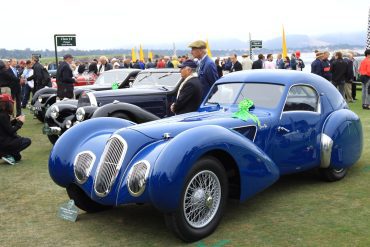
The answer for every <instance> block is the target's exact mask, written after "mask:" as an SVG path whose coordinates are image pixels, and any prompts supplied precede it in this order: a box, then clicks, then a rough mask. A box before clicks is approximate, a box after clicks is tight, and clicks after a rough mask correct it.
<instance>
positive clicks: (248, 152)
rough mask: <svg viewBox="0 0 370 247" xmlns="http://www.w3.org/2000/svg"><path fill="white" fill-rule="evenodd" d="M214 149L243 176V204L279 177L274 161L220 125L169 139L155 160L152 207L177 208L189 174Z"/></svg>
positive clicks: (190, 131) (151, 181) (162, 209)
mask: <svg viewBox="0 0 370 247" xmlns="http://www.w3.org/2000/svg"><path fill="white" fill-rule="evenodd" d="M215 150H220V151H224V152H227V153H228V154H229V155H230V156H231V157H232V158H233V159H234V161H235V163H236V165H237V167H238V169H239V174H240V181H241V188H240V190H241V194H240V200H241V201H243V200H245V199H247V198H249V197H251V196H253V195H254V194H256V193H257V192H259V191H261V190H263V189H265V188H266V187H268V186H269V185H271V184H272V183H274V182H275V181H276V180H277V179H278V178H279V169H278V168H277V166H276V165H275V164H274V162H273V161H272V160H271V159H270V158H269V157H268V156H267V155H266V154H265V153H264V152H263V151H262V150H261V149H259V148H258V147H257V146H256V145H255V144H254V143H253V142H252V141H250V140H249V139H247V138H245V137H244V136H242V135H240V134H239V133H236V132H233V131H231V130H228V129H226V128H223V127H220V126H215V125H208V126H201V127H196V128H192V129H189V130H186V131H184V132H182V133H181V134H179V135H177V136H176V137H174V138H173V139H171V140H169V141H168V144H167V145H166V146H165V147H164V148H163V151H162V152H161V154H160V155H159V157H158V159H157V160H156V162H155V165H154V167H153V169H152V172H151V175H150V181H149V185H150V186H149V194H150V198H151V202H152V203H153V205H154V206H155V207H157V208H158V209H159V210H161V211H163V212H172V211H175V210H176V209H178V207H179V205H180V199H181V193H182V191H183V188H184V184H185V178H186V176H187V174H188V172H189V171H190V169H191V168H192V167H193V165H194V163H195V162H196V161H197V160H198V159H200V158H201V157H202V156H204V155H206V154H207V153H209V152H210V151H215Z"/></svg>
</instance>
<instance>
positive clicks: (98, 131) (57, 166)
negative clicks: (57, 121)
mask: <svg viewBox="0 0 370 247" xmlns="http://www.w3.org/2000/svg"><path fill="white" fill-rule="evenodd" d="M130 125H132V123H130V122H128V121H125V120H122V119H118V118H100V119H95V120H90V121H86V122H83V123H80V124H78V125H76V126H74V127H73V128H71V129H69V130H68V131H66V132H65V133H64V134H63V135H62V136H61V137H60V138H59V139H58V141H57V142H56V143H55V145H54V147H53V149H52V150H51V152H50V157H49V173H50V176H51V178H52V179H53V180H54V182H55V183H56V184H58V185H60V186H62V187H66V186H68V185H69V184H70V183H72V182H74V174H73V162H74V158H75V156H76V154H77V152H78V150H79V147H80V146H82V145H83V144H84V143H85V142H87V141H88V140H89V139H91V138H93V137H99V138H100V140H103V139H104V140H107V139H108V138H109V136H111V134H112V133H113V132H115V131H116V130H118V129H121V128H124V127H127V126H130ZM96 145H100V146H102V148H103V147H104V145H105V142H102V143H101V142H99V143H96Z"/></svg>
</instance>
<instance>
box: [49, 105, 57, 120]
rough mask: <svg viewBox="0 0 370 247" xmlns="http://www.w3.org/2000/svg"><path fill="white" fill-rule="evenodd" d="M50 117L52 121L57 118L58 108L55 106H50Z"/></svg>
mask: <svg viewBox="0 0 370 247" xmlns="http://www.w3.org/2000/svg"><path fill="white" fill-rule="evenodd" d="M50 116H51V117H52V118H53V119H57V118H58V117H59V107H58V106H56V105H52V106H51V109H50Z"/></svg>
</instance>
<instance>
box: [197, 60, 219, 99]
mask: <svg viewBox="0 0 370 247" xmlns="http://www.w3.org/2000/svg"><path fill="white" fill-rule="evenodd" d="M198 78H199V80H200V82H201V84H202V89H203V90H202V91H203V95H202V101H203V100H204V98H205V97H206V96H207V94H208V91H209V89H210V88H211V87H212V85H213V84H214V83H215V81H217V80H218V73H217V68H216V64H215V62H213V60H212V59H211V58H209V57H208V56H207V55H206V56H205V58H204V59H203V61H201V62H200V64H199V70H198Z"/></svg>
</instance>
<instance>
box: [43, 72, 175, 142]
mask: <svg viewBox="0 0 370 247" xmlns="http://www.w3.org/2000/svg"><path fill="white" fill-rule="evenodd" d="M180 82H181V74H180V71H179V70H178V69H148V70H144V71H141V72H140V73H139V74H138V75H137V77H136V79H135V81H134V83H133V86H132V87H131V88H128V89H124V90H106V91H100V92H84V93H82V94H81V96H80V98H79V99H78V104H77V105H76V106H75V105H73V104H71V102H69V101H67V102H65V103H63V102H59V103H57V104H54V105H53V106H51V107H50V108H49V109H48V111H47V113H46V116H45V126H44V133H45V134H47V135H48V137H49V140H50V141H51V142H52V143H54V142H55V141H56V140H57V138H58V137H59V136H60V135H61V134H62V133H64V132H65V131H66V130H67V129H69V128H70V127H72V126H73V125H75V124H78V123H79V122H81V121H84V120H87V119H89V118H92V117H117V118H123V119H127V120H130V121H133V122H136V123H143V122H147V121H151V120H156V119H159V118H164V117H167V116H172V115H173V114H172V113H171V111H170V106H171V104H172V103H173V102H174V100H175V99H176V95H177V91H178V89H179V86H180ZM76 108H78V110H77V112H76V116H71V115H70V113H71V112H73V111H75V110H76Z"/></svg>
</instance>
